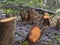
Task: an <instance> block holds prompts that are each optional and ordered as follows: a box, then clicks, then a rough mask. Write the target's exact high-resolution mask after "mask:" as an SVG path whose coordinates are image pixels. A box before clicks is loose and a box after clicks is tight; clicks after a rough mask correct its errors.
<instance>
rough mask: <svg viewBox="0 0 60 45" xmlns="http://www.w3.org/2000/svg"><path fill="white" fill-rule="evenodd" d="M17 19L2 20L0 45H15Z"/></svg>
mask: <svg viewBox="0 0 60 45" xmlns="http://www.w3.org/2000/svg"><path fill="white" fill-rule="evenodd" d="M15 19H16V17H11V18H6V19H2V20H0V45H13V37H14V30H15Z"/></svg>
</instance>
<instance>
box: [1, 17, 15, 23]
mask: <svg viewBox="0 0 60 45" xmlns="http://www.w3.org/2000/svg"><path fill="white" fill-rule="evenodd" d="M15 19H16V17H11V18H6V19H2V20H0V22H9V21H11V20H15Z"/></svg>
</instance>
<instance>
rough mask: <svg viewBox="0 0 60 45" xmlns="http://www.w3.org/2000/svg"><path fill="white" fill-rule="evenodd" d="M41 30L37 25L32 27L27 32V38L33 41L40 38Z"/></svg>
mask: <svg viewBox="0 0 60 45" xmlns="http://www.w3.org/2000/svg"><path fill="white" fill-rule="evenodd" d="M40 35H41V30H40V28H39V27H38V26H34V27H32V29H31V31H30V33H29V40H30V41H31V42H33V43H35V42H37V41H38V39H39V38H40Z"/></svg>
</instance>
